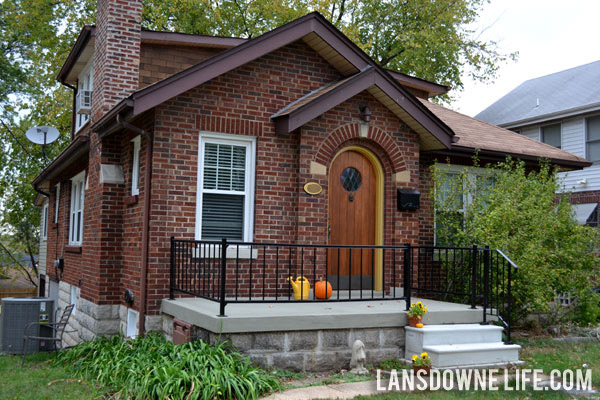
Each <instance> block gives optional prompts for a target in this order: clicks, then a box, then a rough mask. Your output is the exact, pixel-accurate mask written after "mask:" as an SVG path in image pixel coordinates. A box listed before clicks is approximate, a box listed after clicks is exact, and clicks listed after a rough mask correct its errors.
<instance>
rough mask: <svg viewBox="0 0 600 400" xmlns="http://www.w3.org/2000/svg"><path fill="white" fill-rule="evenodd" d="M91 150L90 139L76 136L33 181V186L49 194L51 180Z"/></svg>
mask: <svg viewBox="0 0 600 400" xmlns="http://www.w3.org/2000/svg"><path fill="white" fill-rule="evenodd" d="M89 149H90V143H89V137H87V136H84V135H79V136H76V137H75V139H73V141H72V142H71V144H69V145H68V146H67V148H66V149H64V150H63V151H62V152H61V153H60V154H59V155H58V156H57V157H56V158H55V159H54V160H53V161H52V162H51V163H50V164H48V166H47V167H46V168H44V170H43V171H42V172H41V173H40V174H39V175H38V176H37V177H36V178H35V179H34V180H33V182H32V185H33V187H34V188H35V189H36V190H42V191H45V192H48V191H49V190H50V180H52V179H54V178H56V177H57V176H59V175H60V174H61V173H62V172H63V171H64V170H66V169H67V168H68V167H70V166H71V165H72V164H73V162H75V161H77V160H78V159H79V158H81V157H82V156H83V155H85V154H87V153H88V152H89Z"/></svg>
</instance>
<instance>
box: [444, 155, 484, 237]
mask: <svg viewBox="0 0 600 400" xmlns="http://www.w3.org/2000/svg"><path fill="white" fill-rule="evenodd" d="M435 167H436V168H437V169H438V170H439V171H442V172H444V173H446V174H459V175H460V174H461V173H462V172H463V171H464V170H465V169H466V170H467V179H469V180H470V181H472V180H474V179H477V178H478V177H484V176H486V175H487V176H489V175H490V171H489V170H487V168H481V167H469V166H467V165H456V164H450V165H448V164H441V163H437V164H436V165H435ZM462 186H463V191H462V192H463V194H462V196H463V201H462V208H460V209H456V210H453V211H456V212H459V213H461V214H463V216H464V215H465V210H466V207H467V205H469V204H470V203H471V202H472V201H473V193H471V192H467V191H466V190H465V186H466V182H464V181H463V183H462ZM434 190H435V187H434ZM435 195H436V196H437V193H435ZM436 215H437V210H434V213H433V243H434V244H435V245H437V229H436V228H435V227H436V224H437V221H436Z"/></svg>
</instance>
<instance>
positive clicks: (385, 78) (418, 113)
mask: <svg viewBox="0 0 600 400" xmlns="http://www.w3.org/2000/svg"><path fill="white" fill-rule="evenodd" d="M394 83H395V82H394V80H393V79H392V78H390V77H389V75H388V74H386V73H385V72H383V71H382V70H381V69H378V68H374V67H372V66H368V67H367V68H365V69H364V70H362V71H361V72H359V73H357V74H354V75H352V76H349V77H347V78H344V79H341V80H339V81H337V82H331V83H329V84H328V85H325V86H323V87H321V88H319V89H317V90H314V91H312V92H311V93H309V94H307V95H305V96H303V97H301V98H300V99H298V100H296V101H294V102H292V103H290V104H289V105H288V106H286V107H285V108H283V109H281V110H279V111H278V112H276V113H275V114H273V115H272V116H271V120H273V121H274V122H275V130H276V132H277V133H280V134H282V133H289V132H292V131H293V130H295V129H297V128H299V127H301V126H302V125H304V124H306V123H307V122H309V121H312V120H313V119H315V118H316V117H318V116H319V115H321V114H323V113H325V112H327V111H328V110H330V109H332V108H333V107H335V106H337V105H338V104H341V103H343V102H344V101H346V100H348V99H350V98H352V97H353V96H355V95H357V94H359V93H361V92H363V91H365V90H369V91H370V92H372V94H373V95H374V96H375V97H376V98H380V99H381V98H383V97H387V98H388V99H394V100H393V101H392V102H391V103H390V102H388V104H385V102H383V101H382V103H384V104H385V105H386V106H387V107H388V108H390V110H391V111H392V112H394V113H395V114H396V115H397V116H398V117H399V118H400V119H402V120H404V121H407V120H411V119H412V120H415V121H416V122H417V123H418V125H416V126H415V127H414V129H415V130H416V131H417V132H418V133H419V136H420V138H421V145H422V146H421V147H422V148H424V149H433V148H436V147H437V148H439V147H440V146H439V143H442V144H443V145H444V147H446V148H450V144H451V142H452V136H453V135H454V133H453V132H452V131H451V130H450V129H449V128H448V127H447V126H445V125H444V124H443V123H439V122H441V121H439V120H437V121H438V123H437V124H436V123H434V122H433V121H432V119H431V116H430V115H429V113H424V112H423V110H422V109H421V107H418V106H416V105H415V104H414V103H413V102H412V101H410V100H409V98H408V97H406V96H405V93H403V92H402V91H401V90H400V89H399V88H398V85H396V84H394ZM394 103H395V106H394ZM436 119H437V118H436ZM409 125H410V124H409ZM413 125H414V124H413ZM423 128H424V129H425V130H426V131H427V133H425V132H419V130H421V131H423ZM428 133H430V134H431V135H433V137H434V138H435V140H432V138H431V137H430V135H429V134H428ZM436 140H437V142H439V143H436Z"/></svg>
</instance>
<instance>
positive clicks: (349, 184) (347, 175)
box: [341, 167, 362, 192]
mask: <svg viewBox="0 0 600 400" xmlns="http://www.w3.org/2000/svg"><path fill="white" fill-rule="evenodd" d="M341 182H342V187H343V188H344V189H346V190H347V191H348V192H356V191H357V190H358V188H360V184H361V183H362V178H361V176H360V172H358V170H357V169H356V168H352V167H348V168H346V169H345V170H343V171H342V176H341Z"/></svg>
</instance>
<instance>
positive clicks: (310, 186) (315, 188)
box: [304, 182, 323, 196]
mask: <svg viewBox="0 0 600 400" xmlns="http://www.w3.org/2000/svg"><path fill="white" fill-rule="evenodd" d="M304 191H305V192H306V193H308V194H310V195H311V196H316V195H317V194H319V193H321V192H322V191H323V187H322V186H321V185H319V184H318V183H317V182H308V183H307V184H306V185H304Z"/></svg>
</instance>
